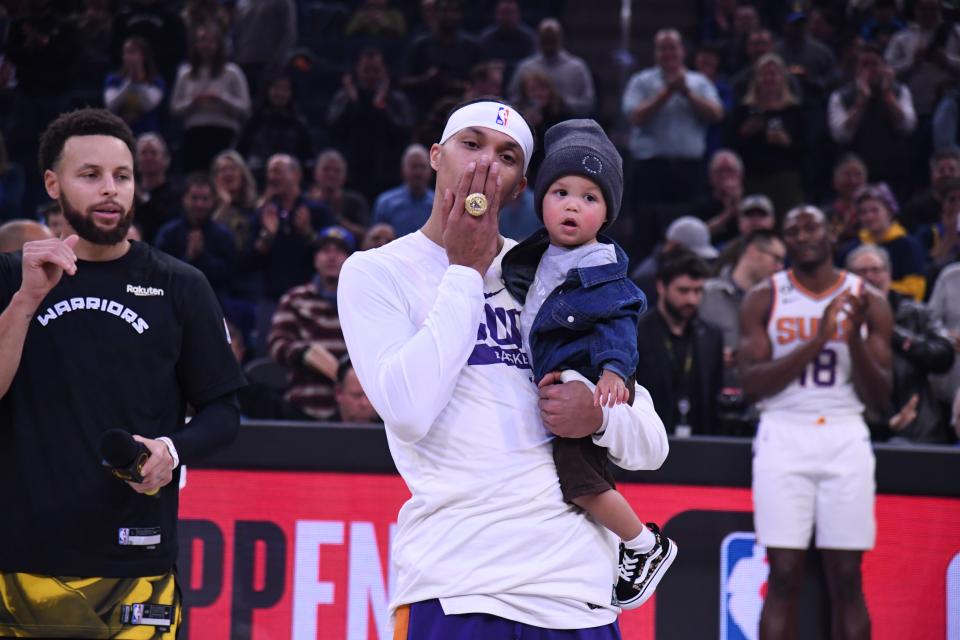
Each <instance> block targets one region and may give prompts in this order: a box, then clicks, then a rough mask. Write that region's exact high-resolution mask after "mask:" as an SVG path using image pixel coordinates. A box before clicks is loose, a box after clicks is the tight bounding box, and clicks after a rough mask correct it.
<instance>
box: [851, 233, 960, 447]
mask: <svg viewBox="0 0 960 640" xmlns="http://www.w3.org/2000/svg"><path fill="white" fill-rule="evenodd" d="M846 266H847V269H849V270H850V271H852V272H853V273H855V274H857V275H858V276H860V277H862V278H863V279H864V280H866V281H867V282H868V283H870V284H871V285H873V286H874V287H876V288H877V289H878V290H879V291H880V293H882V294H883V295H884V296H886V298H887V300H888V301H889V302H890V308H891V309H892V310H893V317H894V328H893V335H892V344H891V346H892V353H893V395H892V397H891V398H890V402H889V403H888V405H887V407H886V409H885V411H884V412H883V413H882V414H881V415H877V414H876V412H868V413H867V422H868V424H869V425H870V427H871V431H872V432H873V436H874V437H875V438H878V439H881V440H887V439H889V438H894V439H896V440H901V439H902V440H906V441H909V442H926V443H944V442H953V441H954V440H955V437H954V434H953V430H952V429H951V428H950V409H949V405H948V404H947V403H945V402H942V401H940V400H939V399H937V398H936V396H935V395H934V393H933V389H932V387H931V385H930V381H929V376H930V374H938V373H945V372H947V371H949V369H950V367H951V366H952V365H953V362H954V359H955V355H954V350H953V344H952V343H951V341H950V339H949V338H948V337H947V333H946V330H945V329H944V328H943V325H941V324H940V323H939V322H937V321H936V320H935V319H934V317H933V315H932V314H931V312H930V310H929V309H928V308H927V307H926V306H924V305H923V304H921V303H919V302H915V301H913V300H911V299H910V298H908V297H906V296H903V295H901V294H899V293H897V292H896V291H894V290H893V289H891V273H890V256H889V255H888V254H887V252H886V251H885V250H884V249H882V248H880V247H877V246H874V245H864V246H862V247H858V248H857V249H855V250H854V251H853V252H852V253H850V255H849V256H848V257H847V265H846Z"/></svg>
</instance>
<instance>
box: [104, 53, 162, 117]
mask: <svg viewBox="0 0 960 640" xmlns="http://www.w3.org/2000/svg"><path fill="white" fill-rule="evenodd" d="M122 61H123V63H122V65H121V67H120V70H119V71H116V72H114V73H110V74H108V75H107V78H106V80H104V83H103V84H104V86H103V104H104V105H105V106H106V107H107V109H109V110H110V111H112V112H114V113H115V114H117V115H118V116H120V117H121V118H123V121H124V122H126V123H127V124H128V125H129V126H130V129H131V130H132V131H133V133H134V134H135V135H140V134H142V133H148V132H150V131H159V130H160V104H161V103H162V102H163V96H164V92H165V91H166V85H165V84H164V82H163V78H162V77H161V76H160V74H159V72H158V71H157V66H156V64H155V63H154V61H153V52H152V51H151V50H150V45H149V44H147V41H146V40H144V39H143V38H141V37H139V36H133V37H132V38H127V41H126V42H124V43H123V58H122Z"/></svg>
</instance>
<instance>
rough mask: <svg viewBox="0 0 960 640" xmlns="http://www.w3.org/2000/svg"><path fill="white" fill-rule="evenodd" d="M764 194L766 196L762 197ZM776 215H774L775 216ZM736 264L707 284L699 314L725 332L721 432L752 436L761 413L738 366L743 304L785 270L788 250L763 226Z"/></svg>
mask: <svg viewBox="0 0 960 640" xmlns="http://www.w3.org/2000/svg"><path fill="white" fill-rule="evenodd" d="M759 197H763V196H759ZM771 217H772V216H771ZM739 244H740V245H741V247H742V248H741V251H740V252H739V256H738V258H737V260H736V263H735V264H734V265H733V266H732V267H730V266H728V267H725V268H724V269H723V270H722V271H720V274H719V275H718V276H717V277H715V278H711V279H709V280H707V281H706V283H704V286H703V300H702V302H701V303H700V311H699V314H700V316H701V317H703V318H708V319H709V321H710V324H712V325H714V326H716V327H718V328H719V329H720V330H721V331H722V332H723V388H722V390H721V393H720V399H719V400H720V407H719V409H720V414H719V416H718V418H719V422H720V424H721V425H722V426H721V428H720V431H721V432H722V433H724V434H725V435H737V436H752V435H753V430H754V429H755V427H756V420H757V418H758V414H757V413H756V411H755V410H754V408H753V407H752V405H747V404H746V403H745V402H744V400H743V391H742V389H741V388H740V376H739V374H738V370H737V366H736V352H737V345H738V344H739V342H740V303H741V302H743V297H744V295H746V293H747V291H749V290H750V288H751V287H753V286H754V285H755V284H757V283H759V282H762V281H764V280H766V279H767V278H769V277H770V276H772V275H773V274H774V273H775V272H777V271H779V270H780V269H783V263H784V260H785V259H786V255H787V249H786V247H785V246H784V244H783V241H781V240H780V238H778V237H777V234H776V233H775V232H774V231H772V230H769V229H760V230H757V231H753V232H751V233H750V234H749V235H747V236H745V237H744V238H743V240H742V242H741V243H739Z"/></svg>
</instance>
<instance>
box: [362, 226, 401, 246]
mask: <svg viewBox="0 0 960 640" xmlns="http://www.w3.org/2000/svg"><path fill="white" fill-rule="evenodd" d="M396 239H397V234H396V233H395V232H394V230H393V227H391V226H390V225H389V224H387V223H386V222H377V223H375V224H373V225H371V226H370V228H369V229H367V232H366V233H365V234H364V236H363V242H362V243H361V245H360V250H361V251H367V250H368V249H376V248H377V247H382V246H383V245H385V244H389V243H391V242H393V241H394V240H396Z"/></svg>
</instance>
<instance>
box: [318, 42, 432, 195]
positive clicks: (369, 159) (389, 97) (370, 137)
mask: <svg viewBox="0 0 960 640" xmlns="http://www.w3.org/2000/svg"><path fill="white" fill-rule="evenodd" d="M326 124H327V128H328V129H329V131H330V136H331V139H332V141H333V143H334V146H336V147H337V149H339V150H340V151H342V152H343V155H344V156H345V157H346V159H347V164H348V165H349V166H351V167H363V170H362V171H357V172H356V175H354V176H353V182H352V183H351V185H350V186H351V187H353V188H354V189H356V190H357V191H359V192H360V193H362V194H363V197H364V198H366V199H367V202H371V201H373V199H374V198H376V197H377V195H378V194H379V193H381V192H383V191H385V190H386V189H389V188H390V187H391V186H392V185H394V184H396V183H397V178H399V171H398V170H397V169H398V167H399V164H400V156H401V154H402V153H403V148H404V145H405V144H406V143H407V142H408V141H409V138H410V131H411V129H412V126H413V112H412V110H411V107H410V102H409V101H408V100H407V97H406V96H405V95H404V94H403V93H402V92H401V91H396V90H394V89H393V88H392V87H391V84H390V76H389V74H388V73H387V65H386V64H385V63H384V61H383V54H381V53H380V52H379V51H377V50H376V49H364V50H363V51H361V52H360V54H359V56H358V57H357V62H356V65H355V67H354V73H353V74H352V75H351V74H345V75H344V76H343V88H342V89H340V90H339V91H337V93H336V94H335V95H334V96H333V99H332V100H331V101H330V108H329V109H328V110H327V122H326Z"/></svg>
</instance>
